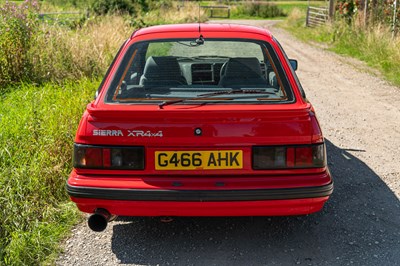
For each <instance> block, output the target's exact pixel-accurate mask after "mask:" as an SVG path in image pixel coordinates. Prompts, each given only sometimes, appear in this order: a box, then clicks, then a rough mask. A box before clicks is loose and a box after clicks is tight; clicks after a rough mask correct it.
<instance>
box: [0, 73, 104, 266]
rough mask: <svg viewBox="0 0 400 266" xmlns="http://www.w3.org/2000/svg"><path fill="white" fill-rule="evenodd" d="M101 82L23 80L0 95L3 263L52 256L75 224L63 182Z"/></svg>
mask: <svg viewBox="0 0 400 266" xmlns="http://www.w3.org/2000/svg"><path fill="white" fill-rule="evenodd" d="M98 84H99V81H97V80H94V81H91V80H87V79H83V80H81V81H77V82H66V83H64V84H62V85H53V84H45V85H43V86H34V85H31V84H21V85H20V86H18V87H13V88H11V89H10V91H8V92H7V93H6V94H3V95H2V96H0V97H1V101H0V128H1V131H0V206H1V208H0V265H1V264H7V265H38V264H41V263H43V262H44V261H46V260H49V258H48V256H49V255H51V254H54V252H55V251H56V250H57V249H58V242H59V241H60V239H61V238H62V237H65V235H66V232H67V231H68V230H69V228H70V227H71V225H73V224H75V223H76V222H77V219H78V217H79V215H78V214H77V210H76V207H75V206H74V204H71V203H70V202H69V200H68V196H67V194H66V191H65V181H66V178H67V176H68V174H69V172H70V170H71V168H72V165H71V157H72V143H73V139H74V134H75V131H76V128H77V125H78V122H79V119H80V117H81V115H82V113H83V110H84V107H85V105H86V104H87V103H88V102H89V101H90V99H91V98H92V97H93V95H94V92H95V90H96V87H97V86H98Z"/></svg>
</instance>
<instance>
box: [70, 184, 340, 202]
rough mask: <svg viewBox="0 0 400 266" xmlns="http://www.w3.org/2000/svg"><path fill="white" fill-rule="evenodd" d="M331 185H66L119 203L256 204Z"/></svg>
mask: <svg viewBox="0 0 400 266" xmlns="http://www.w3.org/2000/svg"><path fill="white" fill-rule="evenodd" d="M332 191H333V183H330V184H328V185H324V186H318V187H304V188H303V187H301V188H286V189H247V190H161V189H116V188H95V187H79V186H71V185H69V184H67V192H68V194H69V195H70V196H71V197H74V198H95V199H106V200H121V201H184V202H215V201H259V200H280V199H305V198H320V197H326V196H330V195H331V194H332Z"/></svg>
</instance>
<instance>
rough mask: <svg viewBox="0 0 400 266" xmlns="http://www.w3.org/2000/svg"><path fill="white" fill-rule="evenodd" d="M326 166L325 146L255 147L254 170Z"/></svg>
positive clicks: (322, 144) (321, 144)
mask: <svg viewBox="0 0 400 266" xmlns="http://www.w3.org/2000/svg"><path fill="white" fill-rule="evenodd" d="M325 166H326V152H325V144H324V143H320V144H313V145H301V146H257V147H253V169H256V170H259V169H286V168H321V167H325Z"/></svg>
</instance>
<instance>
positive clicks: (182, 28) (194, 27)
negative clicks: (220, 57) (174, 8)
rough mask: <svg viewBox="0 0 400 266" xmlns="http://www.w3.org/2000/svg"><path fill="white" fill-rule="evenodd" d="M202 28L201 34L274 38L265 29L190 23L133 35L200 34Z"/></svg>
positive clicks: (145, 29) (161, 26)
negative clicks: (231, 33) (246, 34)
mask: <svg viewBox="0 0 400 266" xmlns="http://www.w3.org/2000/svg"><path fill="white" fill-rule="evenodd" d="M199 26H200V31H201V32H246V33H256V34H261V35H266V36H268V37H272V34H271V33H270V32H269V31H268V30H266V29H263V28H260V27H255V26H248V25H241V24H216V23H189V24H169V25H159V26H152V27H148V28H142V29H140V30H138V31H136V32H134V33H133V34H132V37H134V36H135V37H137V36H140V35H145V34H152V33H160V32H198V31H199Z"/></svg>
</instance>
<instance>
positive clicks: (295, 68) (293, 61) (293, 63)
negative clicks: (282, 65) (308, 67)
mask: <svg viewBox="0 0 400 266" xmlns="http://www.w3.org/2000/svg"><path fill="white" fill-rule="evenodd" d="M289 63H290V65H291V66H292V68H293V70H294V71H296V70H297V60H296V59H289Z"/></svg>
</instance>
